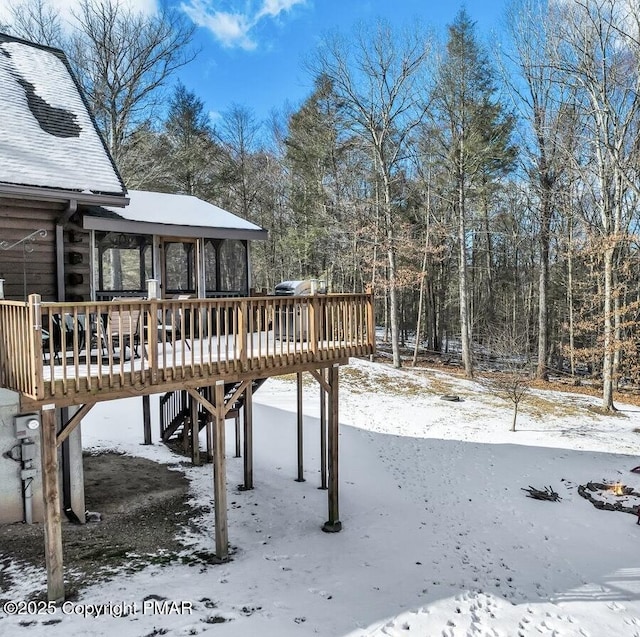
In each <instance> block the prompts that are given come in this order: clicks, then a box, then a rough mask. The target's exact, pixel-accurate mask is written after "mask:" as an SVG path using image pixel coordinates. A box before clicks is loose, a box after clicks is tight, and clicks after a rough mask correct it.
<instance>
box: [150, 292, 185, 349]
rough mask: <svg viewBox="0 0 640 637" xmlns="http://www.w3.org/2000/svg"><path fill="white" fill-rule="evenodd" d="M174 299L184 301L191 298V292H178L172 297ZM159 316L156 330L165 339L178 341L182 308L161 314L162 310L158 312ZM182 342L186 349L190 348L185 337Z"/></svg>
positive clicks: (180, 331)
mask: <svg viewBox="0 0 640 637" xmlns="http://www.w3.org/2000/svg"><path fill="white" fill-rule="evenodd" d="M173 298H174V300H176V301H186V300H187V299H191V298H193V295H191V294H178V295H177V296H175V297H173ZM160 314H161V316H158V321H159V324H158V331H159V332H162V333H163V334H164V335H165V339H166V340H167V341H170V342H175V341H179V340H181V339H182V336H183V334H182V323H183V318H184V317H183V316H182V308H177V309H176V310H167V311H166V312H165V313H164V316H162V312H160ZM184 343H185V345H186V346H187V349H191V344H190V343H189V341H188V340H187V339H186V338H185V339H184Z"/></svg>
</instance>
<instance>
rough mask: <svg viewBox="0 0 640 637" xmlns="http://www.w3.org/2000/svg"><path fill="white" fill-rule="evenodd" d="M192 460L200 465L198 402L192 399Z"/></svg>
mask: <svg viewBox="0 0 640 637" xmlns="http://www.w3.org/2000/svg"><path fill="white" fill-rule="evenodd" d="M190 421H191V462H192V463H193V464H194V465H196V466H198V465H200V421H199V420H198V402H197V401H196V400H193V398H192V399H191V418H190Z"/></svg>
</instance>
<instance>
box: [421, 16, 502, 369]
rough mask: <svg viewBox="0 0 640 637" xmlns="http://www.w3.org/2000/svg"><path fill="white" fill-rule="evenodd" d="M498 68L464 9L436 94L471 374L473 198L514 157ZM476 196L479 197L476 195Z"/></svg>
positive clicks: (453, 28)
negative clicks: (500, 97) (497, 83)
mask: <svg viewBox="0 0 640 637" xmlns="http://www.w3.org/2000/svg"><path fill="white" fill-rule="evenodd" d="M494 78H495V72H494V70H493V68H492V66H491V63H490V61H489V58H488V56H487V53H486V52H485V50H484V49H483V47H482V46H481V45H480V43H479V42H478V40H477V37H476V34H475V23H474V22H472V21H471V19H470V18H469V16H468V14H467V13H466V11H465V10H464V9H463V10H461V11H460V12H459V13H458V15H457V16H456V18H455V20H454V22H453V24H451V25H450V26H449V37H448V41H447V47H446V55H445V57H444V59H443V60H442V62H441V64H440V66H439V69H438V74H437V80H436V85H435V88H434V91H433V94H432V98H433V105H434V109H435V110H434V114H435V117H436V130H437V131H438V133H437V138H438V141H439V142H440V153H441V159H442V160H443V162H444V163H445V164H446V166H447V167H448V172H449V188H450V191H449V197H450V202H451V204H450V205H451V210H452V213H453V215H452V216H453V218H454V219H455V221H456V225H457V229H458V232H457V234H458V293H459V294H458V296H459V304H460V308H459V309H460V331H461V345H462V359H463V364H464V369H465V374H466V375H467V376H469V377H471V376H473V353H472V344H471V340H472V339H471V325H472V317H471V314H470V303H469V288H470V283H469V272H468V261H469V246H470V245H471V244H472V242H473V238H470V236H469V229H470V228H469V222H470V217H471V213H472V211H473V205H474V203H477V198H478V196H479V195H480V194H481V193H483V192H484V194H486V193H487V188H488V187H489V186H490V184H492V183H494V182H495V181H496V180H497V179H499V178H500V177H501V176H502V175H503V174H504V173H505V171H507V170H508V168H509V167H510V166H511V164H512V163H513V161H514V155H515V149H514V148H513V147H512V146H511V144H510V137H511V131H512V129H513V126H514V120H513V118H512V117H511V115H509V114H508V113H507V112H506V110H505V108H504V106H503V105H502V104H501V103H500V101H499V100H498V98H497V90H496V86H495V79H494ZM474 198H476V201H474Z"/></svg>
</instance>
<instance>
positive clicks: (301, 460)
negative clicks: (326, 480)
mask: <svg viewBox="0 0 640 637" xmlns="http://www.w3.org/2000/svg"><path fill="white" fill-rule="evenodd" d="M296 379H297V386H298V477H297V478H296V482H304V439H303V426H304V423H303V419H302V372H298V373H297V374H296Z"/></svg>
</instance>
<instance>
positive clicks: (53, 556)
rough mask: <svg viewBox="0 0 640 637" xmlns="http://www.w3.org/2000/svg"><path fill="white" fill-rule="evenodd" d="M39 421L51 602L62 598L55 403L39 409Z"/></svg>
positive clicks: (49, 598)
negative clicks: (40, 410)
mask: <svg viewBox="0 0 640 637" xmlns="http://www.w3.org/2000/svg"><path fill="white" fill-rule="evenodd" d="M41 423H42V424H41V432H42V433H41V438H40V450H41V460H42V498H43V502H44V556H45V562H46V566H47V599H48V600H49V601H50V602H60V601H62V600H63V599H64V567H63V563H62V527H61V524H60V486H59V484H58V447H57V445H56V410H55V406H54V405H46V406H45V408H44V409H43V410H42V412H41Z"/></svg>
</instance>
